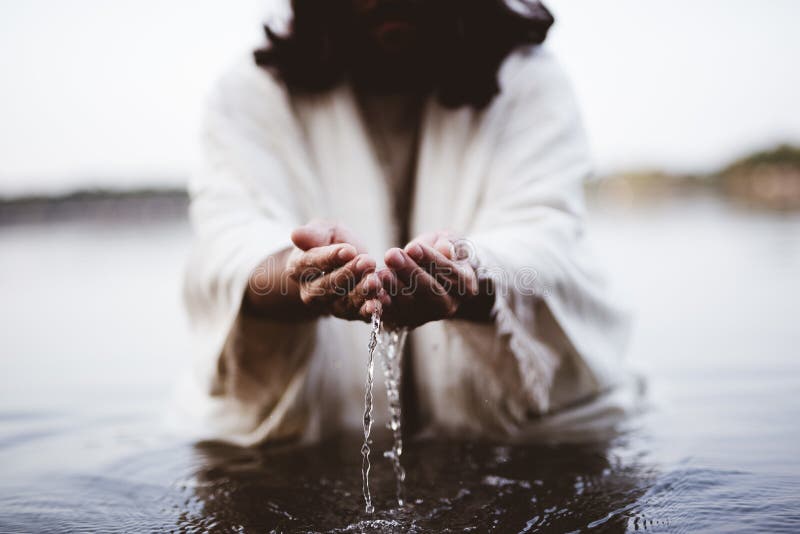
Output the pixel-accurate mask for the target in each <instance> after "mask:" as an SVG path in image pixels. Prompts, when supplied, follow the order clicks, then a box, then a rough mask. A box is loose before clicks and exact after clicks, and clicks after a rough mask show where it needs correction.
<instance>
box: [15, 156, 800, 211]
mask: <svg viewBox="0 0 800 534" xmlns="http://www.w3.org/2000/svg"><path fill="white" fill-rule="evenodd" d="M586 190H587V196H588V200H589V202H590V203H595V204H603V205H611V206H619V207H622V208H624V207H633V206H642V205H644V206H646V205H648V204H653V203H658V202H664V201H669V200H675V199H680V198H683V197H693V196H698V195H704V196H708V195H712V196H716V197H719V198H721V199H723V200H725V201H729V202H731V203H734V204H737V205H743V206H747V207H750V208H753V209H759V210H768V211H777V212H796V211H800V148H797V147H792V146H788V145H783V146H779V147H777V148H775V149H773V150H769V151H763V152H757V153H754V154H752V155H750V156H748V157H745V158H742V159H740V160H737V161H735V162H733V163H731V164H730V165H728V166H727V167H725V168H724V169H721V170H720V171H718V172H714V173H710V174H692V175H689V174H685V175H677V174H669V173H664V172H659V171H640V172H629V173H620V174H615V175H611V176H606V177H601V178H600V179H597V180H594V181H592V182H591V183H589V184H588V185H587V187H586ZM188 205H189V198H188V195H187V193H186V191H185V190H184V189H179V188H164V189H158V188H148V189H136V190H130V191H119V190H113V191H112V190H104V189H90V190H81V191H76V192H73V193H69V194H65V195H55V196H42V195H36V196H25V197H13V198H3V197H0V226H14V225H20V224H41V223H44V224H46V223H51V222H68V221H82V222H93V221H96V222H102V223H104V224H114V223H120V224H129V223H131V222H140V223H150V222H153V223H157V222H163V221H175V220H185V219H186V218H187V212H188Z"/></svg>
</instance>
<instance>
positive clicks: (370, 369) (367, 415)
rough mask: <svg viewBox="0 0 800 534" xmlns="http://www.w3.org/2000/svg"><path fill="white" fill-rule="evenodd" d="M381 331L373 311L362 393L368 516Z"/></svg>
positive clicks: (371, 509)
mask: <svg viewBox="0 0 800 534" xmlns="http://www.w3.org/2000/svg"><path fill="white" fill-rule="evenodd" d="M380 331H381V311H380V309H377V310H375V312H373V314H372V331H371V332H370V334H369V344H368V345H367V347H368V349H369V357H368V360H367V383H366V387H365V389H366V392H365V393H364V444H363V445H362V446H361V458H362V459H361V488H362V491H363V493H364V503H365V505H364V509H365V510H366V512H367V513H368V514H371V513H372V512H374V511H375V507H374V506H373V505H372V495H371V494H370V492H369V470H370V467H371V466H370V463H369V453H370V450H369V443H370V440H369V434H370V431H371V430H372V384H373V382H374V378H375V376H374V375H375V347H377V346H378V337H379V335H380Z"/></svg>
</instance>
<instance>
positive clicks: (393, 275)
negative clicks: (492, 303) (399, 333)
mask: <svg viewBox="0 0 800 534" xmlns="http://www.w3.org/2000/svg"><path fill="white" fill-rule="evenodd" d="M453 243H454V238H453V237H452V236H451V235H450V234H449V233H448V232H444V231H440V232H432V233H428V234H423V235H421V236H419V237H417V238H415V239H413V240H412V241H411V242H409V243H408V244H407V245H406V246H405V248H404V249H399V248H392V249H389V250H388V251H387V252H386V255H385V256H384V261H385V262H386V267H387V268H386V269H384V270H382V271H381V272H379V273H378V276H379V277H380V279H381V283H382V284H383V287H384V290H385V291H386V292H387V293H388V294H389V297H390V298H391V301H390V303H389V304H388V305H386V306H385V307H384V312H383V319H384V321H385V322H386V323H387V324H390V325H392V326H400V327H410V328H413V327H416V326H420V325H423V324H425V323H427V322H430V321H438V320H441V319H449V318H451V317H454V316H455V315H456V314H457V313H458V311H459V309H460V308H461V307H462V306H463V305H464V304H465V303H466V302H468V301H469V300H471V299H472V298H474V297H475V296H477V295H478V291H479V288H478V277H477V275H476V273H475V269H473V267H472V266H471V265H470V264H469V263H468V262H466V261H463V260H460V259H458V258H455V257H454V255H455V247H454V244H453Z"/></svg>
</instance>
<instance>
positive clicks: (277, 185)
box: [182, 65, 316, 444]
mask: <svg viewBox="0 0 800 534" xmlns="http://www.w3.org/2000/svg"><path fill="white" fill-rule="evenodd" d="M294 129H295V126H294V124H293V118H292V115H291V112H290V108H289V105H288V102H287V99H286V97H285V95H284V94H283V90H282V89H281V88H280V87H279V86H278V84H277V83H275V82H274V81H273V80H272V79H271V77H270V76H269V75H268V74H266V73H264V72H261V71H259V70H257V69H256V68H255V67H250V66H249V65H247V66H239V67H237V68H236V69H233V70H232V71H231V72H229V73H228V74H227V75H226V76H225V77H223V78H222V80H221V81H220V82H219V83H218V84H217V86H216V87H215V89H214V90H213V91H212V94H211V96H210V98H209V102H208V107H207V113H206V117H205V120H204V124H203V127H202V137H201V147H202V155H201V163H200V165H199V168H198V169H197V171H196V172H195V173H194V174H193V177H192V179H191V181H190V185H189V192H190V197H191V204H190V217H191V222H192V226H193V230H194V233H195V239H194V242H193V246H192V250H191V253H190V258H189V261H188V264H187V268H186V274H185V280H184V297H185V303H186V307H187V310H188V315H189V318H190V323H191V328H192V331H193V341H194V345H195V346H194V353H195V355H196V358H197V359H196V362H195V364H196V365H195V373H194V375H195V376H194V377H193V379H192V380H190V381H189V382H191V383H192V384H193V387H192V386H190V387H187V388H184V389H185V390H186V392H185V393H184V395H183V397H184V398H183V399H182V404H183V405H184V406H183V407H184V408H185V409H186V410H187V411H189V412H190V414H191V415H195V416H197V419H199V420H200V421H202V424H203V425H205V428H204V431H203V432H201V433H202V434H208V435H210V436H211V437H215V438H222V439H226V440H229V441H233V442H238V443H242V444H249V443H253V442H256V441H263V440H265V439H273V438H274V439H281V438H295V437H297V435H298V434H299V433H301V432H302V430H303V425H304V422H303V421H304V420H305V414H303V413H298V411H302V408H301V407H302V405H303V403H301V402H298V399H297V397H298V395H300V394H301V391H302V386H303V382H304V375H305V372H306V367H307V360H308V358H309V355H310V354H311V352H312V351H313V347H314V341H315V328H316V324H315V322H314V321H309V322H303V323H288V322H287V323H282V322H275V321H270V320H264V319H260V318H256V317H253V316H250V315H248V314H246V313H244V312H242V310H241V303H242V299H243V296H244V294H245V290H246V288H247V284H248V283H249V278H250V275H251V273H252V271H253V270H254V269H255V268H256V267H257V266H259V265H260V264H262V262H263V260H265V259H266V258H268V257H269V256H271V255H273V254H275V253H278V252H281V251H283V250H285V249H286V248H288V247H291V246H292V243H291V240H290V237H289V236H290V233H291V231H292V229H293V228H295V227H296V226H298V225H299V224H302V223H303V222H304V221H305V217H304V216H303V209H302V206H301V204H300V202H299V201H298V199H297V195H298V194H299V193H298V189H299V187H298V186H297V184H296V182H297V180H296V176H295V175H294V174H295V170H294V169H292V167H291V165H290V158H287V153H286V151H287V150H292V147H291V143H292V141H294V142H295V143H298V140H297V139H292V132H293V131H294ZM297 146H300V145H299V144H295V145H294V147H295V148H294V150H295V151H296V150H297V148H296V147H297ZM272 290H279V288H272Z"/></svg>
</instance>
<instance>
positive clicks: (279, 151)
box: [182, 47, 626, 444]
mask: <svg viewBox="0 0 800 534" xmlns="http://www.w3.org/2000/svg"><path fill="white" fill-rule="evenodd" d="M500 81H501V88H502V91H501V94H500V95H499V96H498V97H497V98H496V99H495V100H494V101H493V102H492V104H491V105H490V106H489V107H488V108H487V109H486V110H484V111H482V112H478V111H475V110H473V109H471V108H462V109H458V110H448V109H445V108H443V107H441V106H440V105H439V104H438V103H437V102H436V101H435V100H434V99H430V100H429V101H428V102H427V103H426V104H425V107H424V110H423V118H422V126H421V134H420V135H421V137H420V147H419V156H418V158H419V159H418V163H417V173H416V186H415V188H414V191H415V197H414V199H413V202H412V212H411V235H417V234H419V233H423V232H428V231H433V230H438V229H450V230H451V231H452V232H453V233H455V234H456V235H462V236H465V237H467V238H468V239H470V240H471V242H472V243H473V244H474V247H475V251H476V253H477V256H478V258H479V260H480V263H481V265H482V268H483V269H485V270H486V272H488V273H490V275H491V276H492V277H493V278H494V279H495V280H496V284H497V285H499V286H501V287H503V288H504V289H505V290H504V291H501V294H499V295H498V296H497V299H496V307H495V311H496V320H495V322H494V323H493V324H476V323H470V322H465V321H456V320H453V321H440V322H435V323H429V324H427V325H425V326H423V327H421V328H418V329H416V330H415V331H413V332H412V333H411V335H410V342H411V344H412V349H413V351H412V353H413V355H414V366H413V367H414V370H415V373H414V375H415V376H414V377H413V379H414V380H415V383H416V389H417V391H418V392H419V402H418V404H419V406H420V409H421V411H422V413H423V415H424V416H425V418H426V419H427V420H428V421H430V422H431V423H432V424H433V425H435V427H436V428H437V429H443V430H450V431H459V432H469V433H474V434H482V435H488V436H490V437H495V438H497V437H501V438H506V437H507V438H509V439H513V438H519V437H520V436H530V435H531V434H532V433H534V434H535V433H536V431H534V430H532V429H536V428H544V427H545V426H547V425H542V421H546V420H547V419H548V417H547V415H548V414H550V413H553V412H557V411H561V412H562V415H561V419H562V420H567V421H569V420H570V419H569V417H563V411H564V410H565V409H567V408H569V407H571V406H575V405H577V404H579V403H581V402H582V401H586V400H588V399H591V398H593V397H597V396H601V395H602V394H603V393H605V392H610V391H611V390H613V389H614V388H615V387H616V386H617V385H619V384H620V383H622V382H623V381H624V378H625V376H626V375H625V373H624V371H623V366H622V360H621V356H622V352H623V347H624V344H625V340H626V322H625V320H624V318H623V316H622V314H621V313H620V312H619V311H618V310H617V306H616V304H617V303H616V301H615V299H614V297H613V296H612V295H611V294H610V293H609V292H608V289H607V285H606V283H605V282H604V281H603V279H602V278H601V277H600V276H599V274H598V273H597V272H596V271H595V266H594V264H593V262H592V259H591V257H590V256H589V254H588V253H587V250H586V243H585V236H584V206H583V193H582V184H583V181H584V180H585V178H586V177H587V175H588V174H589V171H590V162H589V155H588V150H587V147H586V143H585V141H584V136H583V133H582V129H581V125H580V121H579V117H578V113H577V110H576V105H575V103H574V101H573V98H572V95H571V91H570V88H569V84H568V83H567V81H566V80H565V78H564V76H563V75H562V73H561V71H560V69H559V67H558V65H557V63H556V61H555V60H554V59H553V57H552V56H551V54H550V53H549V52H548V51H547V50H545V49H542V48H539V47H534V48H529V49H525V50H520V51H519V52H517V53H515V54H513V55H512V56H510V57H509V59H507V60H506V62H505V64H504V66H503V68H502V70H501V78H500ZM366 132H367V130H366V128H365V127H364V124H363V121H362V119H361V116H360V114H359V113H358V108H357V104H356V101H355V98H354V95H353V92H352V90H351V89H350V88H349V87H347V86H342V87H340V88H338V89H336V90H335V91H333V92H331V93H329V94H326V95H323V96H318V97H313V98H312V97H303V98H297V97H293V98H291V99H290V98H289V97H288V96H287V94H286V92H285V91H284V89H283V88H282V86H281V85H280V84H278V83H276V81H275V80H274V79H273V78H272V77H271V76H270V75H269V74H268V73H266V72H264V71H263V70H261V69H259V68H257V67H256V66H255V65H253V64H252V62H251V61H249V60H248V61H244V62H242V63H241V64H240V65H238V66H236V68H234V69H233V70H232V71H230V72H229V73H228V74H227V75H226V76H224V77H223V78H222V80H221V81H220V83H219V84H218V86H217V87H216V89H215V91H214V93H213V96H212V98H211V100H210V103H209V109H208V117H207V121H206V125H205V129H204V164H203V167H202V169H200V170H199V172H197V173H196V174H195V175H194V178H193V180H192V182H191V185H190V190H191V196H192V205H191V217H192V222H193V225H194V227H195V231H196V242H195V245H194V248H193V252H192V255H191V258H190V260H189V263H188V265H189V267H188V270H187V275H186V285H185V294H186V302H187V307H188V310H189V315H190V318H191V322H192V326H193V330H194V332H195V340H196V352H197V368H196V372H195V377H194V380H193V382H192V384H193V386H192V387H189V388H187V389H186V390H185V391H184V392H183V394H182V397H183V406H184V407H185V408H186V410H187V411H188V412H190V413H191V415H192V416H199V417H202V420H203V421H204V423H203V424H204V428H205V429H206V430H207V435H209V436H212V437H217V438H221V439H226V440H229V441H233V442H236V443H241V444H252V443H257V442H261V441H264V440H278V439H281V440H283V439H288V440H300V441H308V440H314V439H318V438H320V437H321V436H323V435H326V434H329V433H332V432H338V431H341V430H342V429H348V428H352V429H357V428H359V427H360V425H361V416H362V410H363V395H364V375H365V363H366V342H367V337H368V331H369V328H368V326H367V325H365V324H362V323H357V322H346V321H342V320H339V319H333V318H324V319H319V320H317V321H310V322H306V323H300V324H291V323H278V322H270V321H266V320H257V319H254V318H252V317H247V316H244V315H240V314H239V307H240V303H241V299H242V296H243V294H244V291H245V288H246V284H247V281H248V277H249V273H250V272H251V270H252V269H253V268H254V267H255V266H256V265H257V264H258V263H259V262H260V261H261V260H263V259H264V258H265V257H267V256H269V255H271V254H273V253H276V252H278V251H281V250H283V249H285V248H286V247H289V246H291V243H290V240H289V234H290V232H291V230H292V228H294V227H296V226H298V225H300V224H303V223H305V222H307V221H308V220H310V219H312V218H327V219H331V220H337V221H341V222H343V223H344V224H346V225H348V226H349V227H350V228H351V229H353V230H354V231H355V232H356V233H357V234H358V235H359V236H361V237H362V239H363V240H364V241H365V242H366V244H367V246H368V249H369V252H370V253H371V254H373V255H374V256H375V257H376V258H378V259H380V258H382V256H383V253H384V252H385V251H386V250H387V249H388V248H389V247H391V246H397V245H401V246H402V245H403V244H402V243H396V242H394V239H395V237H394V236H396V235H397V228H396V223H395V221H394V220H393V215H392V209H391V207H392V199H391V198H390V191H389V187H388V186H387V183H386V181H385V180H384V179H383V176H382V171H381V168H380V164H379V162H378V161H377V160H376V158H375V155H374V152H373V150H372V147H371V145H370V142H369V138H368V137H367V133H366ZM514 280H516V281H517V282H519V281H520V280H522V281H524V282H526V283H525V284H524V287H522V288H520V287H515V284H514V283H506V282H507V281H512V282H513V281H514ZM531 281H533V284H531ZM516 286H519V284H516ZM376 370H377V368H376ZM376 374H379V373H376ZM382 387H383V385H382V381H380V380H378V381H377V384H376V392H375V398H376V399H377V400H378V404H377V406H376V415H377V416H378V424H379V425H381V423H382V422H383V421H385V420H383V421H382V418H383V417H384V414H385V404H384V403H385V395H384V393H383V390H382ZM580 409H581V410H582V411H583V412H585V411H586V408H585V404H584V405H583V406H581V408H580ZM604 409H607V406H606V407H605V408H604ZM583 412H582V413H583ZM543 417H544V419H543ZM580 419H583V420H585V419H586V417H585V416H582V417H581V418H580Z"/></svg>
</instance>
